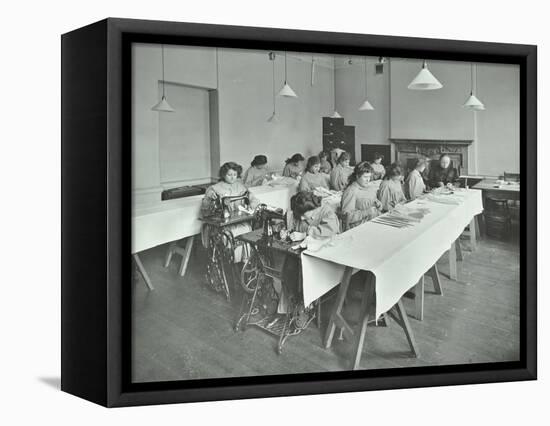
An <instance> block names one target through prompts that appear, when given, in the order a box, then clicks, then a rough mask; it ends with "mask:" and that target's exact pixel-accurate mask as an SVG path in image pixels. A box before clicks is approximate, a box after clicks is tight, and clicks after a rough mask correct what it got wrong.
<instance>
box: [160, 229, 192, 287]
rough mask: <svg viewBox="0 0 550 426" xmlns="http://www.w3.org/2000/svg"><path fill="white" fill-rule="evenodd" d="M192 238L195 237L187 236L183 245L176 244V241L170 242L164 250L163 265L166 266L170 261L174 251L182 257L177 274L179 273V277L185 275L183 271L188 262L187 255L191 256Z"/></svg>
mask: <svg viewBox="0 0 550 426" xmlns="http://www.w3.org/2000/svg"><path fill="white" fill-rule="evenodd" d="M194 239H195V237H194V236H191V237H188V238H187V242H186V243H185V247H180V246H179V245H178V241H174V242H172V243H170V246H169V247H168V251H167V252H166V258H165V260H164V267H165V268H167V267H168V265H170V261H171V260H172V255H173V254H174V253H175V254H179V255H180V256H181V257H182V259H181V263H180V267H179V271H178V274H179V275H180V277H183V276H184V275H185V271H186V270H187V264H188V263H189V257H190V256H191V249H192V247H193V240H194ZM180 241H181V240H180Z"/></svg>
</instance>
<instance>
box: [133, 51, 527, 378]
mask: <svg viewBox="0 0 550 426" xmlns="http://www.w3.org/2000/svg"><path fill="white" fill-rule="evenodd" d="M424 66H425V67H427V69H429V71H430V72H431V74H432V75H433V76H435V77H436V79H437V80H438V81H439V82H441V84H442V87H441V88H439V89H437V90H411V89H409V87H408V85H409V84H410V83H411V81H413V80H414V79H415V76H417V75H418V73H419V71H420V70H422V69H423V67H424ZM285 83H288V85H289V86H290V87H291V88H292V91H293V92H294V93H295V94H296V96H295V97H289V96H281V95H280V94H279V93H280V90H281V88H283V87H284V85H285ZM471 94H475V96H476V97H477V98H478V99H479V100H480V101H481V102H482V103H483V108H482V109H481V108H480V109H477V110H472V109H469V108H465V107H464V103H465V102H466V101H467V99H469V96H470V95H471ZM163 97H164V98H165V100H166V102H167V103H168V104H169V108H170V109H172V111H170V112H167V111H159V110H158V109H157V110H154V109H152V107H154V106H155V105H158V103H159V101H161V100H162V99H163ZM366 100H368V102H369V104H370V106H371V107H372V108H368V109H365V108H361V106H362V105H364V103H365V101H366ZM519 108H520V78H519V67H518V66H516V65H511V64H493V63H475V64H472V63H470V62H454V61H440V60H428V61H424V60H423V59H422V58H418V59H413V58H390V57H371V56H367V57H364V56H344V55H331V54H324V53H303V52H302V53H301V52H283V51H267V50H265V51H264V50H244V49H227V48H213V47H199V46H179V45H159V44H141V43H140V44H134V45H133V46H132V111H131V113H132V124H131V126H132V129H131V130H132V188H131V191H132V238H133V241H132V255H133V259H134V263H133V265H132V268H133V269H132V271H133V283H132V368H131V369H132V380H133V381H134V382H151V381H169V380H188V379H204V378H219V377H242V376H258V375H272V374H292V373H308V372H323V371H342V370H348V369H350V363H349V358H350V356H352V353H353V351H354V346H353V345H354V343H353V339H347V338H345V337H346V336H345V335H344V333H340V335H338V333H336V335H335V337H334V339H333V341H332V345H331V347H330V348H328V349H327V348H326V345H325V335H326V334H327V327H330V325H331V324H332V323H331V321H332V316H331V315H332V312H333V309H334V304H335V303H336V300H337V299H338V297H339V290H338V287H333V288H331V289H330V290H329V291H327V292H326V293H325V294H324V295H323V298H320V299H319V300H321V302H319V304H318V305H319V306H318V309H317V307H316V318H315V321H312V322H311V323H310V324H309V325H308V326H307V327H306V328H304V329H303V330H301V332H300V333H299V334H297V335H295V336H290V337H289V338H288V339H287V340H286V342H285V344H284V350H282V351H280V350H278V349H280V348H278V347H277V339H276V338H274V336H273V335H271V334H270V333H266V332H265V330H263V329H261V328H259V327H246V329H244V330H243V329H236V327H235V324H236V322H237V321H238V319H239V313H240V311H241V310H242V305H243V303H244V302H243V300H244V299H243V297H244V294H243V292H242V291H241V290H240V289H239V286H238V285H236V286H235V287H236V288H235V289H232V290H231V295H232V297H230V298H228V297H225V295H224V294H222V293H220V292H216V291H213V289H212V288H211V287H210V286H209V285H208V284H207V283H206V281H207V279H206V278H205V276H206V274H207V270H208V262H209V259H210V255H211V253H210V252H209V251H208V248H206V247H204V244H202V242H201V238H200V235H199V234H200V227H201V226H202V223H201V221H200V218H198V215H197V213H196V212H195V210H196V209H195V207H194V206H195V204H193V206H191V204H189V203H191V200H195V199H196V200H199V199H201V198H202V197H203V194H204V191H202V192H201V188H202V189H203V188H206V187H208V186H209V185H211V184H213V183H215V182H216V181H217V180H218V171H219V169H220V166H221V165H222V164H224V163H226V162H229V161H231V162H235V163H237V164H239V165H241V166H242V167H243V169H244V170H246V169H247V168H248V167H249V165H250V162H251V161H252V159H253V158H254V157H255V156H256V155H260V154H261V155H265V156H266V157H267V159H268V164H267V167H268V170H269V172H270V173H272V174H273V175H280V174H282V172H283V168H284V166H285V160H286V159H287V158H289V157H291V156H292V155H293V154H295V153H301V154H302V155H303V157H305V158H306V159H307V158H308V157H311V156H316V155H318V154H319V153H320V152H321V151H330V150H331V149H332V148H334V147H337V148H339V149H343V150H344V151H347V152H349V153H350V155H351V163H350V165H351V167H353V166H354V165H355V164H357V163H360V162H363V161H371V160H372V157H373V155H374V154H375V153H381V154H383V156H384V165H389V164H390V163H398V164H400V165H401V166H402V167H403V169H404V170H409V169H410V167H411V164H412V162H414V160H415V159H416V158H418V157H420V156H423V157H426V158H428V159H430V160H431V161H432V162H437V161H438V159H439V157H440V155H441V154H443V153H444V154H447V155H449V156H450V157H451V159H452V161H453V163H454V165H455V167H457V170H458V172H459V174H460V186H462V187H463V188H465V187H468V188H469V189H468V190H475V191H478V192H479V197H480V202H482V204H483V212H482V213H480V214H479V215H477V216H475V217H473V218H471V219H472V221H471V222H470V219H468V222H467V223H470V226H467V227H465V229H464V233H461V234H460V235H458V236H457V238H456V242H453V245H452V246H451V247H452V249H451V250H448V251H444V252H442V253H441V256H440V257H438V260H437V262H436V263H435V265H437V269H438V284H439V285H440V287H441V289H442V291H437V285H435V282H432V281H435V279H434V278H432V277H431V276H430V277H428V278H427V279H426V280H424V278H422V281H423V284H422V315H421V317H420V318H419V317H418V311H417V309H418V301H419V294H418V291H412V290H413V289H412V288H411V291H406V292H405V294H403V297H402V304H403V309H404V312H405V313H406V315H405V319H403V318H402V317H401V320H400V321H397V322H398V323H400V324H403V322H407V324H406V325H407V328H408V329H409V330H412V332H414V337H415V340H416V343H415V347H417V348H418V354H417V356H411V350H410V346H411V345H410V339H409V335H408V334H407V336H404V334H403V330H401V327H399V325H396V324H395V323H393V322H392V321H388V320H387V319H386V318H384V319H383V321H381V322H383V323H384V324H383V325H382V324H379V321H378V320H377V321H375V322H370V323H369V324H368V327H367V331H366V337H365V339H364V340H365V342H364V346H363V343H362V346H361V351H360V352H361V354H360V357H359V360H358V361H357V362H356V364H355V366H356V368H360V369H379V368H399V367H415V366H428V365H453V364H468V363H488V362H489V363H490V362H505V361H514V360H517V359H519V342H520V332H519V317H520V312H519V294H520V274H519V272H520V269H519V258H520V250H519V228H520V215H519V185H520V183H519V174H520V167H519V164H520V161H519V157H520V136H519V133H520V131H519V127H520V113H519ZM508 178H509V179H508ZM509 184H511V185H509ZM265 186H266V188H265V189H263V188H260V189H256V191H258V192H257V194H258V197H259V198H261V197H260V195H261V194H263V195H262V197H265V199H266V200H281V199H282V201H280V203H279V201H277V202H275V201H273V203H275V204H276V203H279V204H278V205H277V206H276V207H279V208H281V209H282V210H284V211H286V210H288V209H289V206H290V200H289V193H288V192H285V191H286V189H285V190H280V188H275V189H274V190H273V191H275V190H277V191H278V192H276V193H275V192H270V191H271V187H269V186H268V185H265ZM262 191H264V192H262ZM174 194H176V195H174ZM177 194H179V195H177ZM261 199H262V200H263V199H264V198H261ZM266 202H267V201H266ZM194 209H195V210H194ZM196 216H197V217H196ZM465 223H466V222H465ZM443 229H444V228H443ZM347 232H350V233H352V232H354V230H353V229H351V230H349V231H347ZM392 232H393V231H392ZM472 234H474V236H473V237H472ZM455 246H458V248H457V250H458V251H457V252H456V253H455V252H454V251H452V250H454V248H453V247H455ZM369 250H376V245H375V244H374V245H370V246H369ZM457 254H458V261H457V260H456V258H457ZM241 266H242V265H241ZM182 272H183V276H182ZM415 279H416V276H415ZM416 288H417V287H415V289H416ZM348 293H349V297H347V298H346V303H345V307H344V311H343V312H344V314H343V315H344V316H345V317H346V318H349V322H350V324H352V326H355V324H356V323H357V322H360V320H361V316H360V315H361V312H362V309H363V308H362V299H361V294H362V289H361V283H360V282H351V284H350V289H349V292H348ZM398 317H399V316H398ZM407 317H408V320H407ZM390 323H392V324H390ZM405 333H407V331H405ZM413 352H414V350H413Z"/></svg>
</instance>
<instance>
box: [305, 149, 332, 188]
mask: <svg viewBox="0 0 550 426" xmlns="http://www.w3.org/2000/svg"><path fill="white" fill-rule="evenodd" d="M320 170H321V160H319V157H317V156H313V157H309V158H308V159H307V166H306V172H305V173H304V175H303V176H302V179H300V184H299V185H298V191H313V190H314V189H315V188H319V187H322V188H325V189H328V176H327V175H326V174H325V173H320Z"/></svg>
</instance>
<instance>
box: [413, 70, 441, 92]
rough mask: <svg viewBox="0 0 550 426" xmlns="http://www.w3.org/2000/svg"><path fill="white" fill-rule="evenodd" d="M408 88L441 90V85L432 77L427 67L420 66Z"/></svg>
mask: <svg viewBox="0 0 550 426" xmlns="http://www.w3.org/2000/svg"><path fill="white" fill-rule="evenodd" d="M408 87H409V89H411V90H435V89H441V88H442V87H443V85H442V84H441V83H440V82H439V81H438V80H437V78H435V77H434V75H433V74H432V73H431V72H430V70H429V69H428V67H427V65H426V64H424V65H422V69H421V70H420V72H419V73H418V74H417V76H416V77H415V78H414V80H413V81H411V84H409V86H408Z"/></svg>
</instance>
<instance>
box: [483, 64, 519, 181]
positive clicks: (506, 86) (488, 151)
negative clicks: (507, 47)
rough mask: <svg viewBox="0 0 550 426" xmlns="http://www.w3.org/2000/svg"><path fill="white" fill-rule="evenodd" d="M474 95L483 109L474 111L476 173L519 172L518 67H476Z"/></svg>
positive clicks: (494, 174)
mask: <svg viewBox="0 0 550 426" xmlns="http://www.w3.org/2000/svg"><path fill="white" fill-rule="evenodd" d="M477 95H478V97H479V98H480V99H481V101H482V102H483V103H484V104H485V108H486V109H485V111H480V112H476V119H477V142H478V143H477V163H478V173H479V174H482V175H492V176H498V175H501V174H502V173H503V172H513V173H519V171H520V170H519V147H520V143H521V142H520V139H519V66H517V65H500V64H481V65H478V66H477Z"/></svg>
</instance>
